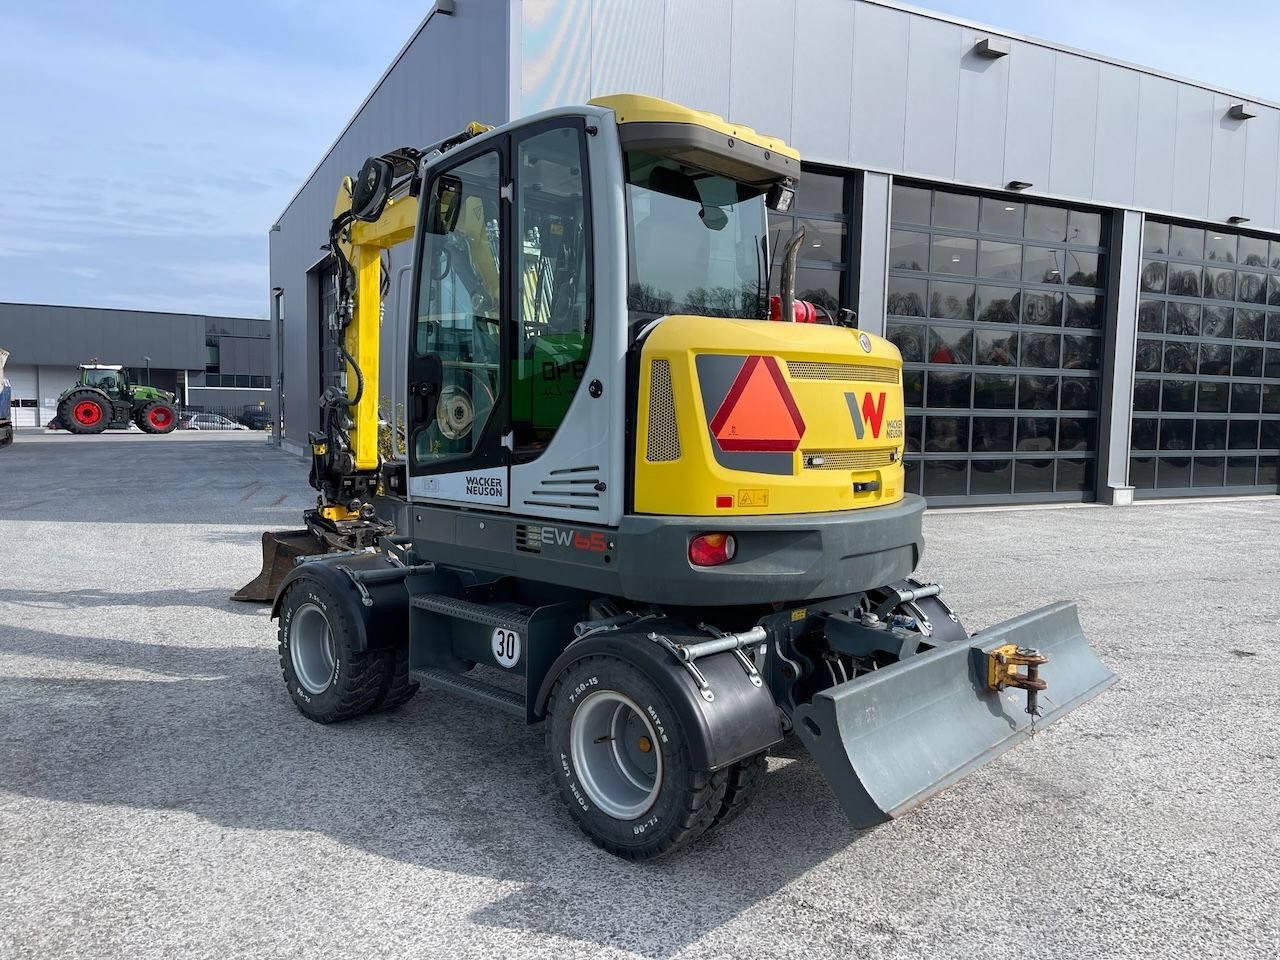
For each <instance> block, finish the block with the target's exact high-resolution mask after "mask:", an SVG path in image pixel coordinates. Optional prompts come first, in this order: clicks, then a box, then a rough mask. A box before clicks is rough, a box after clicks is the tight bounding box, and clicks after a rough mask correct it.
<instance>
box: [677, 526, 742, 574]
mask: <svg viewBox="0 0 1280 960" xmlns="http://www.w3.org/2000/svg"><path fill="white" fill-rule="evenodd" d="M737 552H738V541H737V540H735V539H734V538H733V534H731V533H704V534H702V535H701V536H699V537H694V538H693V539H692V540H690V541H689V562H690V563H692V564H693V565H694V566H695V567H718V566H719V565H720V564H722V563H728V562H729V561H730V560H732V559H733V555H734V554H735V553H737Z"/></svg>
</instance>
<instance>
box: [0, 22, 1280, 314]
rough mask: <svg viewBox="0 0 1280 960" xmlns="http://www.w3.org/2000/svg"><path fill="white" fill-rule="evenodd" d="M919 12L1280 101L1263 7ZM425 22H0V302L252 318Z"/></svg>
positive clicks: (1273, 26)
mask: <svg viewBox="0 0 1280 960" xmlns="http://www.w3.org/2000/svg"><path fill="white" fill-rule="evenodd" d="M458 2H459V3H475V2H485V3H492V2H498V0H458ZM798 2H801V3H803V2H805V0H798ZM921 5H922V6H928V7H931V8H933V9H938V10H942V11H945V12H948V13H951V14H954V15H957V16H961V17H966V18H968V19H972V20H977V21H979V22H984V23H989V24H992V25H993V26H998V27H1003V28H1005V29H1007V30H1012V31H1015V32H1019V33H1025V34H1030V35H1033V36H1039V37H1044V38H1047V39H1051V40H1054V41H1056V42H1059V43H1064V44H1067V45H1070V46H1075V47H1080V48H1083V49H1086V50H1091V51H1096V52H1098V53H1103V54H1106V55H1109V56H1113V57H1117V58H1120V59H1124V60H1129V61H1133V62H1136V63H1141V64H1144V65H1147V66H1151V67H1155V68H1157V69H1160V70H1164V71H1166V72H1170V73H1175V74H1178V75H1181V76H1186V77H1190V78H1193V79H1197V80H1202V81H1205V82H1208V83H1210V84H1213V85H1217V86H1222V87H1226V88H1229V89H1236V90H1240V91H1244V92H1246V93H1248V94H1249V95H1251V96H1254V97H1258V98H1262V99H1268V100H1272V101H1280V76H1277V74H1276V71H1275V70H1274V66H1273V64H1274V52H1273V51H1274V37H1275V36H1276V35H1277V33H1280V10H1278V9H1277V8H1276V6H1275V5H1274V4H1270V3H1265V2H1261V0H1224V2H1219V3H1216V4H1212V3H1205V2H1203V0H1201V2H1197V3H1186V2H1183V0H1164V2H1161V3H1155V2H1152V0H1055V2H1053V3H1047V2H1036V0H1023V2H1015V0H929V2H926V3H923V4H921ZM428 8H429V3H426V2H422V3H393V2H391V0H361V2H360V3H351V2H349V0H348V2H344V3H336V2H331V0H256V2H248V0H217V2H214V3H174V2H172V0H170V2H160V0H125V2H124V3H115V4H104V3H101V2H85V0H46V2H42V3H31V4H22V5H20V4H17V3H7V4H4V5H3V6H0V50H2V51H3V52H2V53H0V89H3V90H4V91H5V95H4V97H3V99H0V182H3V183H4V184H5V185H6V186H5V189H4V202H3V204H2V205H0V300H15V301H26V302H37V303H68V304H82V305H87V306H119V307H133V308H139V309H151V310H178V311H192V312H207V313H221V314H230V315H243V316H262V315H264V314H265V312H266V302H267V272H266V260H267V256H266V248H267V241H266V237H267V229H268V228H269V227H270V225H271V223H272V222H273V221H274V219H275V217H276V216H277V215H278V214H279V213H280V211H281V210H282V209H283V208H284V205H285V204H286V203H287V202H288V200H289V198H290V197H291V196H292V195H293V192H294V190H295V189H296V188H297V186H298V185H299V184H300V183H301V182H302V179H303V178H304V177H305V176H306V175H307V173H309V172H310V170H311V168H312V167H313V166H314V165H315V163H316V162H317V161H318V160H319V159H320V157H321V155H322V154H323V152H324V150H325V149H326V148H327V147H328V146H329V144H330V143H331V142H332V141H333V138H334V137H335V136H336V135H337V133H338V132H339V130H340V129H341V127H342V125H343V124H344V123H345V122H346V120H347V118H348V117H349V116H350V115H351V113H352V112H353V111H354V110H355V108H356V107H357V106H358V105H359V103H360V101H361V100H362V99H363V98H364V96H365V95H366V94H367V93H368V91H369V90H370V89H371V87H372V85H373V83H374V82H375V81H376V80H377V78H378V77H379V76H380V75H381V73H382V71H383V70H384V69H385V68H386V67H387V65H388V64H389V63H390V62H391V59H392V57H394V56H395V54H396V52H397V51H398V50H399V49H400V47H401V46H402V45H403V44H404V42H405V41H406V40H407V39H408V37H409V35H410V33H411V32H412V31H413V29H414V28H415V27H416V26H417V25H418V23H419V21H420V20H421V18H422V16H423V15H424V13H425V11H426V9H428ZM357 14H358V16H359V23H360V24H361V25H360V26H358V27H356V26H353V24H352V18H353V16H354V15H357Z"/></svg>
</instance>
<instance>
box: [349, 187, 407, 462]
mask: <svg viewBox="0 0 1280 960" xmlns="http://www.w3.org/2000/svg"><path fill="white" fill-rule="evenodd" d="M350 209H351V178H350V177H343V179H342V189H341V190H339V191H338V200H337V203H336V204H335V205H334V217H335V218H337V217H339V216H341V215H342V214H344V213H346V212H347V211H348V210H350ZM417 218H418V201H417V199H416V198H415V197H411V196H408V195H405V196H401V197H394V198H392V199H390V200H388V201H387V206H386V209H385V210H383V213H382V216H380V217H379V218H378V219H377V220H376V221H375V222H373V223H367V222H364V221H360V220H356V221H354V222H353V223H352V224H351V226H350V228H349V229H348V230H347V231H346V233H345V236H343V237H342V238H341V239H340V240H339V241H338V242H339V243H340V244H341V245H342V253H343V254H344V255H345V256H346V258H347V261H348V262H349V263H350V264H351V269H352V270H353V271H354V272H355V278H356V289H355V296H354V297H353V302H352V316H351V323H350V325H348V327H347V329H346V333H345V339H344V346H345V347H346V349H347V353H348V354H349V355H350V356H352V357H354V358H355V360H356V363H358V364H359V365H360V374H361V376H362V377H363V379H364V392H363V393H362V394H361V395H360V401H359V402H358V403H357V404H356V405H355V407H354V408H353V409H352V411H351V420H352V423H353V424H354V426H353V427H352V429H351V454H352V457H354V459H355V469H356V470H359V471H364V470H376V469H378V356H379V351H380V344H381V333H382V331H381V323H382V251H383V250H390V249H391V248H392V247H394V246H397V245H399V244H401V243H405V242H407V241H409V240H412V239H413V232H414V228H415V226H416V224H417ZM358 383H359V380H358V378H357V377H356V374H355V371H353V370H352V369H351V364H350V363H348V364H347V396H348V397H349V398H354V397H355V395H356V388H357V384H358Z"/></svg>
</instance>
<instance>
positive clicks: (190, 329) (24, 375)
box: [0, 303, 273, 424]
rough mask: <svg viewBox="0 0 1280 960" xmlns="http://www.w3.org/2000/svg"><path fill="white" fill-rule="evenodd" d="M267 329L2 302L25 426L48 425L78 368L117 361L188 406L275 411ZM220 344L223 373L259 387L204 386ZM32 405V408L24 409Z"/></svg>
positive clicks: (235, 320) (1, 326)
mask: <svg viewBox="0 0 1280 960" xmlns="http://www.w3.org/2000/svg"><path fill="white" fill-rule="evenodd" d="M270 336H271V335H270V323H269V322H268V321H266V320H260V319H255V318H251V317H211V316H205V315H202V314H180V313H152V312H149V311H139V310H107V309H98V308H92V307H64V306H53V305H44V304H22V303H0V345H2V346H4V348H5V349H6V350H8V351H9V352H10V353H11V354H12V356H11V358H10V370H11V371H13V372H14V373H13V374H11V379H13V378H14V374H16V375H17V376H18V379H15V391H14V396H15V398H17V399H18V400H20V401H22V403H21V404H20V405H19V407H18V409H19V410H20V411H22V413H21V416H22V418H23V420H22V422H23V423H24V424H25V423H28V422H29V423H31V424H35V423H41V424H43V423H48V422H49V420H50V419H52V418H53V416H54V414H55V413H56V412H57V399H58V396H59V395H60V394H61V393H62V391H64V390H65V389H66V388H67V387H69V386H71V385H72V384H73V383H75V381H76V378H77V376H78V372H77V369H76V368H77V367H78V365H79V364H81V363H86V362H88V361H90V360H91V359H93V358H95V357H96V358H97V359H98V360H99V361H101V362H102V363H121V364H124V365H125V366H128V367H130V368H131V369H132V371H133V376H134V377H135V379H137V380H138V381H140V382H147V377H148V373H147V363H146V361H145V360H144V359H143V358H144V357H150V358H151V364H150V382H151V384H152V385H154V386H157V387H160V388H161V389H164V390H171V391H172V390H176V391H178V392H179V394H180V397H181V396H182V391H183V386H184V385H185V386H186V395H185V399H186V400H187V401H188V403H189V404H192V405H200V406H204V407H208V408H227V409H235V410H239V409H242V408H243V407H244V406H246V405H248V404H257V403H258V402H259V401H260V400H262V401H266V402H267V403H268V405H272V404H271V401H272V398H273V391H272V390H271V386H270V384H271V375H272V370H271V367H272V364H271V349H270V348H271V338H270ZM210 337H212V338H215V339H216V340H217V341H218V344H219V351H220V355H221V366H220V370H221V373H222V375H226V376H234V377H236V378H237V379H236V383H237V384H238V383H240V378H242V377H245V376H251V377H254V378H256V380H255V382H257V383H259V386H258V388H257V389H246V388H239V389H236V388H231V387H209V386H206V383H205V377H206V374H205V359H206V342H207V340H208V339H209V338H210ZM28 402H30V403H31V404H32V405H30V406H29V405H28Z"/></svg>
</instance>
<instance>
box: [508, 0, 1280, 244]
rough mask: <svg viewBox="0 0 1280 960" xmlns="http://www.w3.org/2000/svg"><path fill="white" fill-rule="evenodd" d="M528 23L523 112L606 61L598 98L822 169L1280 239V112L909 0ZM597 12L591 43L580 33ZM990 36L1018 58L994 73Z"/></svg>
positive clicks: (593, 8)
mask: <svg viewBox="0 0 1280 960" xmlns="http://www.w3.org/2000/svg"><path fill="white" fill-rule="evenodd" d="M641 8H643V10H644V11H646V12H647V15H645V14H641V13H638V12H637V11H638V10H640V9H641ZM521 10H522V17H523V21H522V23H521V25H520V28H519V30H517V31H516V33H517V35H518V36H519V37H520V38H521V47H520V49H519V50H518V51H516V52H515V53H514V56H515V59H516V60H517V62H519V63H520V64H521V70H522V76H521V108H520V109H521V112H525V113H528V112H533V111H535V110H540V109H543V108H545V107H548V106H552V105H555V104H557V103H563V102H566V101H567V100H568V99H570V98H571V96H572V94H573V93H575V92H576V91H578V90H579V89H580V88H581V87H582V86H583V83H582V78H581V73H582V63H583V62H589V63H590V65H591V77H590V82H589V84H587V86H588V87H589V90H590V92H591V93H592V94H601V93H608V92H614V91H617V90H627V89H633V88H634V89H637V90H640V91H642V92H647V93H659V94H660V95H662V96H665V97H668V98H670V99H674V100H678V101H681V102H684V103H688V104H689V105H691V106H695V107H699V108H702V109H707V110H713V111H715V112H717V113H722V114H725V115H727V116H729V117H731V118H732V119H734V120H741V121H742V122H744V123H750V124H751V125H752V126H754V127H756V128H757V129H759V130H762V131H765V132H767V133H771V134H776V135H780V136H784V137H789V138H790V139H791V141H792V143H793V144H794V145H795V146H796V147H797V148H798V149H799V150H800V151H801V153H802V154H803V155H804V156H805V158H806V159H807V160H810V161H816V162H824V163H833V164H839V165H842V166H844V165H848V166H853V167H860V168H867V169H876V170H881V171H885V172H889V173H900V174H904V175H906V176H915V177H922V178H926V179H935V180H951V181H955V182H959V183H962V184H966V185H972V186H977V187H995V188H1003V187H1004V185H1005V184H1007V183H1008V182H1009V181H1011V180H1023V181H1027V182H1029V183H1031V184H1033V185H1034V186H1033V192H1034V193H1036V194H1040V195H1044V196H1048V197H1051V198H1057V199H1062V200H1069V201H1085V202H1091V203H1100V204H1107V205H1113V206H1115V205H1120V206H1136V207H1140V208H1144V209H1149V210H1152V211H1155V212H1160V213H1165V214H1171V215H1174V216H1182V217H1189V218H1208V219H1211V220H1223V219H1226V218H1227V217H1229V216H1232V215H1236V214H1240V215H1243V216H1248V217H1249V218H1250V221H1251V222H1252V224H1253V225H1254V226H1255V227H1256V228H1260V229H1274V228H1275V226H1276V225H1277V223H1278V222H1280V210H1278V209H1277V207H1278V205H1280V157H1278V155H1277V153H1278V151H1277V150H1276V146H1277V145H1278V143H1280V110H1278V109H1277V107H1276V106H1274V105H1267V104H1257V105H1256V107H1251V112H1256V116H1254V117H1253V118H1252V119H1249V120H1233V119H1231V117H1230V107H1231V104H1232V103H1235V102H1240V101H1241V99H1242V98H1241V97H1240V96H1239V95H1237V94H1228V93H1226V92H1215V91H1212V90H1209V89H1207V88H1205V87H1203V86H1201V85H1199V84H1196V83H1193V82H1189V81H1183V80H1178V79H1173V78H1166V77H1163V76H1159V75H1157V74H1155V73H1154V72H1152V71H1149V70H1146V69H1143V68H1141V67H1135V66H1131V65H1127V64H1123V63H1116V62H1111V61H1107V60H1105V59H1103V58H1101V57H1096V56H1092V55H1089V54H1086V53H1081V52H1077V51H1073V50H1069V49H1066V48H1063V47H1060V46H1057V45H1055V44H1053V43H1050V42H1045V41H1039V40H1034V39H1031V38H1019V37H1009V36H1007V35H1006V36H1001V35H1000V34H999V33H997V32H994V31H989V30H983V29H979V28H977V27H975V26H970V25H966V24H963V23H959V22H954V21H952V20H951V19H949V18H947V17H945V16H941V15H935V14H930V13H928V12H926V11H922V10H917V9H914V8H911V7H907V6H905V5H899V4H898V3H896V2H894V0H800V2H794V0H649V2H647V3H642V2H641V0H576V2H575V3H572V4H562V5H559V6H558V7H557V8H556V9H555V12H554V13H552V14H548V13H546V12H545V11H544V10H543V9H542V8H541V7H535V6H531V5H526V6H524V7H522V8H521ZM588 10H589V12H590V29H571V28H572V27H573V20H574V18H575V17H576V18H577V19H578V20H583V19H586V17H587V11H588ZM659 21H661V22H662V24H663V27H662V36H663V40H664V43H663V45H662V49H660V50H658V49H649V50H648V51H647V52H648V54H649V55H648V56H647V57H646V56H640V57H639V58H638V59H637V56H636V54H635V52H634V50H631V49H629V48H628V47H627V46H626V44H624V43H621V41H620V36H621V35H622V34H623V32H624V31H625V30H631V31H633V33H634V35H635V38H636V42H635V46H642V47H648V46H649V45H650V44H652V43H653V39H654V36H655V34H656V33H657V23H658V22H659ZM557 31H558V32H557ZM557 36H559V37H560V39H559V40H557V39H556V37H557ZM983 36H991V37H993V38H994V39H996V40H999V41H1001V43H1002V45H1004V44H1007V47H1008V51H1009V52H1008V55H1007V56H1003V57H1000V58H998V59H996V60H989V59H985V58H982V57H980V56H978V55H977V53H976V52H975V44H976V43H977V41H978V40H980V39H981V38H982V37H983ZM557 42H558V43H560V44H561V47H562V49H561V51H560V55H559V56H558V57H557V56H556V51H555V49H554V48H555V45H556V43H557ZM725 51H727V55H726V54H725ZM713 54H714V55H713ZM659 61H660V62H661V71H660V79H661V82H660V83H658V84H655V71H656V70H657V68H656V64H657V63H658V62H659ZM628 81H634V82H628ZM1245 99H1248V102H1249V103H1251V104H1253V103H1254V100H1252V99H1249V98H1245ZM846 100H847V103H846V102H845V101H846ZM833 118H834V119H833ZM846 121H847V122H846ZM846 135H847V146H845V147H843V148H842V147H841V142H842V140H844V139H845V138H846ZM1255 139H1256V141H1257V145H1256V146H1255ZM1227 208H1231V209H1227Z"/></svg>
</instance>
